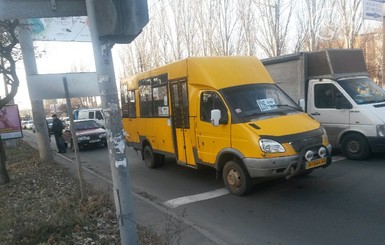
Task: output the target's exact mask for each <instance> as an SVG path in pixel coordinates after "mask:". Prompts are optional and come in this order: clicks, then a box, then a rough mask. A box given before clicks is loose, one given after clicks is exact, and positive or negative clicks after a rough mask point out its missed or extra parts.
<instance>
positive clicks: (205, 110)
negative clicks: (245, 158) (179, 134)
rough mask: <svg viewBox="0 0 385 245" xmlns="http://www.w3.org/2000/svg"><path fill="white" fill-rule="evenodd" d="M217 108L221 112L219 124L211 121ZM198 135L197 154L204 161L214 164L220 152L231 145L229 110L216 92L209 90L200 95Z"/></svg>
mask: <svg viewBox="0 0 385 245" xmlns="http://www.w3.org/2000/svg"><path fill="white" fill-rule="evenodd" d="M216 109H219V110H220V114H221V118H220V119H219V125H214V123H213V122H212V121H211V119H212V118H211V117H212V112H214V113H213V114H215V112H216V111H215V110H216ZM213 110H214V111H213ZM196 137H197V154H198V158H199V160H200V161H201V162H202V163H206V164H214V163H215V160H216V157H217V156H218V154H219V152H220V151H221V150H223V149H225V148H229V147H230V146H231V145H230V123H229V114H228V110H227V107H226V106H225V103H224V102H223V100H222V98H221V97H220V95H219V94H218V93H216V92H213V91H207V92H202V93H201V95H200V103H199V119H197V128H196Z"/></svg>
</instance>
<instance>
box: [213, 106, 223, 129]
mask: <svg viewBox="0 0 385 245" xmlns="http://www.w3.org/2000/svg"><path fill="white" fill-rule="evenodd" d="M219 119H221V111H220V110H218V109H214V110H211V124H212V125H213V126H214V127H217V126H218V125H219Z"/></svg>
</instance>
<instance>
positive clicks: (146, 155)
mask: <svg viewBox="0 0 385 245" xmlns="http://www.w3.org/2000/svg"><path fill="white" fill-rule="evenodd" d="M143 159H144V162H145V163H146V165H147V167H149V168H156V164H155V157H154V152H153V151H152V148H151V146H149V145H146V146H145V147H144V148H143Z"/></svg>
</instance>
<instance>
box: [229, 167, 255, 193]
mask: <svg viewBox="0 0 385 245" xmlns="http://www.w3.org/2000/svg"><path fill="white" fill-rule="evenodd" d="M223 182H224V183H225V186H226V187H227V189H228V190H229V191H230V192H231V193H232V194H234V195H237V196H242V195H245V194H247V193H248V192H249V191H250V189H251V178H250V176H249V175H248V173H247V172H246V171H245V169H244V168H243V167H242V166H241V165H240V164H239V163H238V162H236V161H229V162H227V163H226V164H225V167H224V168H223Z"/></svg>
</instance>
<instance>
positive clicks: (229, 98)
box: [120, 56, 331, 195]
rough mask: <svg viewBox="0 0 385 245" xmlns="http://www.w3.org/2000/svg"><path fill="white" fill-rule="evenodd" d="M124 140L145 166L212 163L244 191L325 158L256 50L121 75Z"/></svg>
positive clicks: (234, 189)
mask: <svg viewBox="0 0 385 245" xmlns="http://www.w3.org/2000/svg"><path fill="white" fill-rule="evenodd" d="M120 89H121V103H122V118H123V127H124V130H125V132H126V134H125V137H126V141H127V144H128V146H130V147H133V148H134V149H135V150H139V151H141V153H142V158H143V160H144V161H145V163H146V164H147V166H148V167H150V168H156V167H160V166H162V165H163V164H164V160H165V157H166V156H167V157H174V158H176V161H177V163H178V164H180V165H184V166H187V167H192V168H199V166H202V165H206V166H211V167H213V168H215V169H216V171H217V173H218V175H221V176H222V178H223V182H224V184H225V186H226V187H227V188H228V190H229V191H230V192H231V193H233V194H235V195H244V194H246V193H248V192H249V191H250V189H251V187H252V183H254V180H261V179H267V178H275V177H287V178H290V177H292V176H295V175H304V174H309V173H310V172H311V171H313V170H314V169H316V168H324V167H327V166H329V165H330V163H331V146H330V144H329V142H328V138H327V135H326V133H325V130H324V129H323V128H322V127H321V126H320V123H319V122H317V121H315V120H314V119H312V118H311V117H310V116H308V115H307V114H306V113H305V112H303V111H302V110H301V109H300V107H298V106H297V105H296V103H295V102H294V101H293V100H292V99H291V98H290V97H289V96H288V95H287V94H286V93H285V92H284V91H283V90H281V89H280V88H279V87H278V86H277V85H276V84H275V83H274V82H273V81H272V79H271V77H270V75H269V73H268V72H267V71H266V69H265V67H264V66H263V65H262V64H261V62H260V61H259V60H258V59H257V58H256V57H244V56H242V57H240V56H230V57H227V56H223V57H190V58H187V59H184V60H180V61H177V62H175V63H172V64H168V65H165V66H163V67H159V68H156V69H153V70H150V71H147V72H143V73H140V74H137V75H135V76H132V77H129V78H126V79H122V80H121V85H120Z"/></svg>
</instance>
